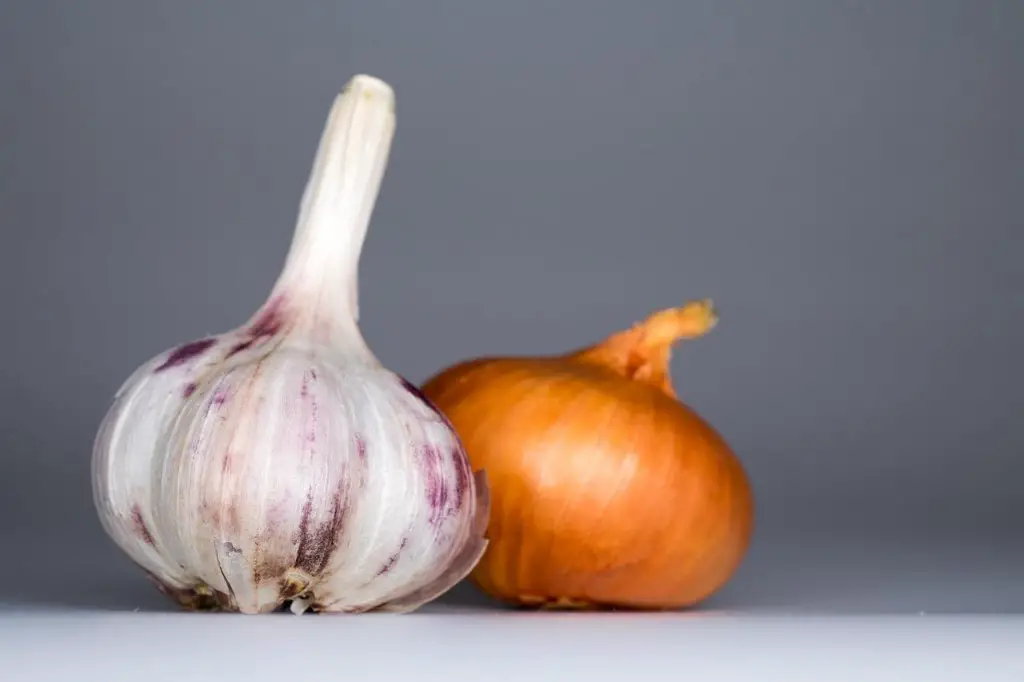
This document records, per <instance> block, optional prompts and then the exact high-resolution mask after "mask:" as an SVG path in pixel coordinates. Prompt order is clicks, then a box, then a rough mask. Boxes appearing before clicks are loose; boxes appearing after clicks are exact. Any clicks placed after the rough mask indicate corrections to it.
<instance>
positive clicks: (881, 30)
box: [0, 0, 1024, 611]
mask: <svg viewBox="0 0 1024 682" xmlns="http://www.w3.org/2000/svg"><path fill="white" fill-rule="evenodd" d="M1022 26H1024V3H1021V2H1017V1H1015V0H1005V1H1003V2H995V1H983V0H963V1H961V2H951V1H944V0H928V1H927V2H925V1H917V2H913V1H909V0H902V1H895V2H881V1H877V2H852V1H836V0H833V1H831V2H820V1H818V0H805V1H798V0H784V1H783V0H776V1H774V2H755V1H753V0H751V1H749V2H722V1H721V0H706V1H702V2H680V1H679V0H658V1H642V2H635V3H626V2H621V1H619V2H611V1H605V0H563V1H561V2H540V1H537V0H518V1H516V2H490V1H487V0H473V1H470V0H462V1H459V2H455V1H446V2H437V1H433V2H408V1H406V2H397V1H390V0H375V1H374V2H325V1H321V2H301V1H295V0H293V1H291V2H289V3H287V4H286V3H279V2H277V3H275V2H268V1H265V0H262V1H259V2H254V1H253V0H246V1H245V2H242V1H241V0H230V1H229V0H219V1H218V2H216V3H210V2H199V1H197V0H188V1H185V0H177V1H176V2H174V3H170V2H165V3H137V2H129V1H127V0H125V1H122V2H113V1H110V0H91V1H90V2H77V3H76V2H70V1H67V2H53V1H44V0H32V2H6V3H3V5H2V6H0V85H2V88H3V94H2V100H0V102H2V106H0V140H2V143H0V144H2V147H0V149H2V162H0V207H2V208H0V211H2V222H3V224H4V228H3V230H4V231H3V235H2V241H0V286H2V291H3V295H4V311H5V324H4V333H3V334H2V336H0V352H2V357H3V358H4V360H3V362H2V363H0V371H2V376H0V379H2V381H0V391H2V394H0V401H2V406H3V409H2V410H0V415H2V417H0V419H2V421H0V438H2V441H0V442H2V445H3V450H2V459H0V547H2V548H3V549H2V550H0V551H2V552H3V555H2V557H0V603H4V602H6V603H8V604H20V605H32V606H36V605H39V606H70V607H82V608H115V609H121V608H128V609H131V608H143V609H153V608H165V607H167V604H165V603H164V601H163V599H162V598H161V597H160V596H159V595H157V594H155V592H154V591H153V590H152V589H151V588H150V587H149V585H148V584H147V583H146V582H145V581H144V580H142V579H141V578H140V577H139V575H138V574H137V573H136V572H135V570H134V568H133V567H132V566H130V565H128V564H127V560H126V559H125V558H123V557H122V555H121V554H120V553H119V552H118V551H117V550H116V549H115V548H114V547H113V545H112V544H111V543H110V542H109V541H107V539H106V538H105V536H104V535H103V534H102V531H101V530H100V528H99V525H98V523H97V521H96V519H95V513H94V512H93V510H92V507H91V497H90V489H89V478H88V463H89V456H90V446H91V441H92V437H93V434H94V432H95V430H96V427H97V425H98V422H99V419H100V418H101V416H102V414H103V412H104V411H105V410H106V408H107V406H108V404H109V401H110V399H111V397H112V394H113V392H114V390H115V389H116V388H117V387H118V385H119V384H120V383H121V381H122V380H123V379H125V378H126V377H127V375H128V374H129V373H130V372H131V371H132V370H133V369H134V368H135V367H136V366H137V365H138V364H140V363H141V362H142V361H144V360H145V359H147V358H148V357H151V356H152V355H154V354H156V353H157V352H159V351H161V350H163V349H165V348H167V347H169V346H171V345H173V344H175V343H177V342H179V341H183V340H187V339H190V338H193V337H196V336H198V335H200V334H204V333H207V332H215V331H222V330H226V329H228V328H230V327H233V326H235V325H236V324H238V323H240V322H242V321H244V319H245V318H246V317H247V316H248V315H249V313H250V312H251V311H252V310H253V309H254V308H255V307H256V306H257V305H258V304H259V303H260V302H261V301H262V300H263V298H264V296H265V295H266V293H267V292H268V290H269V287H270V286H271V284H272V283H273V280H274V278H275V276H276V274H277V272H278V270H279V268H280V266H281V264H282V262H283V258H284V254H285V250H286V248H287V245H288V241H289V239H290V237H291V230H292V228H293V225H294V219H295V215H296V210H297V206H298V200H299V195H300V193H301V190H302V186H303V183H304V182H305V179H306V174H307V173H308V171H309V167H310V164H311V162H312V155H313V151H314V148H315V144H316V140H317V137H318V135H319V133H320V129H321V126H322V124H323V120H324V117H325V116H326V113H327V108H328V106H329V105H330V101H331V98H332V97H333V96H334V95H335V93H336V92H337V90H338V89H339V88H340V87H341V85H342V84H343V83H344V82H345V81H346V80H347V79H348V78H349V77H350V76H351V75H352V74H353V73H357V72H365V73H371V74H373V75H376V76H379V77H381V78H384V79H385V80H387V81H389V82H390V83H391V84H393V85H394V87H395V89H396V91H397V96H398V134H397V137H396V140H395V146H394V150H393V154H392V160H391V164H390V166H389V171H388V174H387V176H386V178H385V184H384V189H383V192H382V194H381V197H380V200H379V203H378V210H377V211H376V214H375V217H374V221H373V224H372V226H371V230H370V234H369V237H368V240H367V244H366V248H365V251H364V254H363V260H362V267H361V295H362V311H363V313H362V319H363V328H364V331H365V334H366V337H367V338H368V340H369V342H370V344H371V346H372V347H373V348H374V349H375V351H376V352H377V353H378V355H379V356H380V357H381V359H382V360H383V361H384V362H385V363H386V364H388V365H389V366H390V367H392V368H394V369H395V370H398V371H400V372H402V373H404V374H406V375H407V376H408V377H409V378H410V379H412V380H414V381H420V380H423V379H425V378H426V377H427V376H429V375H430V374H431V373H433V372H434V371H436V370H437V369H438V368H440V367H442V366H444V365H446V364H448V363H450V362H454V361H456V360H458V359H461V358H463V357H466V356H472V355H477V354H492V353H504V352H508V353H546V352H558V351H562V350H567V349H569V348H571V347H575V346H578V345H581V344H583V343H587V342H590V341H593V340H596V339H598V338H600V337H602V336H604V335H606V334H607V333H609V332H611V331H613V330H616V329H618V328H621V327H624V326H626V325H628V324H630V323H632V322H633V321H634V320H636V319H639V318H640V317H643V316H644V315H646V314H647V313H649V312H650V311H652V310H653V309H655V308H658V307H663V306H671V305H675V304H678V303H680V302H682V301H684V300H686V299H689V298H695V297H703V296H711V297H713V298H714V299H715V301H716V303H717V304H718V306H719V307H720V310H721V313H722V322H721V324H720V326H719V327H718V328H717V329H716V330H715V331H714V332H713V334H712V335H711V336H709V337H707V338H706V339H704V340H702V341H700V342H698V343H694V344H691V345H688V346H685V347H681V348H679V350H678V351H677V353H676V356H675V360H674V365H673V367H674V376H675V380H676V382H677V386H678V388H679V390H680V393H681V395H682V396H683V397H684V399H685V400H686V401H688V402H689V403H690V404H692V405H693V406H695V407H696V408H697V409H698V410H699V411H700V412H701V413H702V414H703V415H704V416H706V417H707V418H708V419H709V420H710V421H711V422H712V423H713V424H715V425H716V426H717V427H718V428H719V429H720V430H721V431H722V432H723V434H724V435H725V436H726V437H727V438H728V439H729V440H730V442H731V443H732V444H733V446H734V447H735V449H736V450H737V452H738V454H739V455H740V457H741V458H742V459H743V461H744V463H745V465H746V466H747V467H748V470H749V472H750V475H751V477H752V479H753V483H754V485H755V488H756V492H757V496H758V512H759V516H758V528H757V535H756V538H755V542H754V545H753V547H752V549H751V552H750V554H749V555H748V559H747V561H746V563H745V564H744V566H743V567H742V569H741V570H740V572H739V573H738V574H737V575H736V577H735V579H734V581H733V582H732V583H731V584H730V585H729V586H728V587H727V588H726V589H725V590H724V591H723V592H722V593H720V594H719V595H718V596H717V597H716V598H715V599H713V600H712V602H710V603H709V607H710V606H718V607H720V608H732V609H739V610H744V609H755V608H773V607H774V608H781V609H796V610H800V609H811V610H813V609H824V610H831V609H842V610H864V609H866V610H875V611H887V610H891V611H917V610H930V611H978V610H980V611H1013V610H1019V609H1022V608H1024V580H1022V579H1021V577H1020V572H1019V566H1020V560H1021V559H1022V558H1024V556H1022V554H1024V552H1022V550H1021V549H1020V548H1019V545H1020V539H1021V537H1022V534H1021V531H1022V530H1024V517H1022V512H1024V500H1022V497H1021V492H1020V491H1021V483H1020V481H1021V477H1022V476H1024V463H1022V462H1024V459H1022V455H1024V437H1022V435H1021V428H1020V426H1019V419H1020V417H1019V415H1020V413H1021V407H1022V399H1021V395H1020V389H1019V386H1018V385H1019V383H1020V379H1021V378H1022V376H1021V374H1022V373H1021V360H1020V355H1019V354H1020V348H1021V347H1022V346H1024V324H1022V322H1021V318H1022V313H1024V307H1022V304H1021V302H1022V300H1024V297H1022V294H1024V272H1022V266H1021V264H1020V259H1021V253H1022V247H1024V237H1022V234H1021V231H1020V230H1021V220H1022V218H1024V195H1022V194H1021V193H1020V191H1019V190H1020V186H1021V182H1022V180H1024V133H1022V130H1021V121H1022V120H1024V108H1022V103H1024V95H1022V88H1021V83H1022V77H1021V63H1022V61H1021V60H1022V58H1024V38H1022ZM474 598H476V597H475V594H474V592H473V591H472V590H471V589H468V588H466V587H465V586H463V587H461V588H459V589H458V590H457V591H456V592H455V593H453V594H452V595H451V596H450V599H453V600H456V601H457V600H460V599H470V600H472V599H474Z"/></svg>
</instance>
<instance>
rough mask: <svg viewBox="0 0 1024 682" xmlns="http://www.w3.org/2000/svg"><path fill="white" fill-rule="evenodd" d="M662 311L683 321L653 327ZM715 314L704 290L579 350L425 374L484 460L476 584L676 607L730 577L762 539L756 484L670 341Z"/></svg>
mask: <svg viewBox="0 0 1024 682" xmlns="http://www.w3.org/2000/svg"><path fill="white" fill-rule="evenodd" d="M666 312H672V313H674V314H675V315H676V317H675V318H672V319H674V320H675V321H676V324H677V327H675V328H673V329H672V330H670V333H668V334H657V333H653V331H652V329H653V327H654V326H656V323H657V320H658V319H660V320H661V321H662V322H664V321H665V319H666V318H665V317H664V315H665V313H666ZM684 313H685V314H684ZM659 315H661V316H662V317H661V318H659ZM701 316H703V318H701ZM694 319H698V321H700V320H701V319H703V324H698V325H696V326H694V324H689V325H688V326H687V325H682V323H681V321H683V320H689V321H690V322H691V323H692V322H693V320H694ZM716 321H717V315H716V314H715V313H714V309H713V308H712V307H711V304H710V302H697V303H692V304H690V305H688V306H684V307H683V308H679V309H673V310H672V311H663V312H662V313H659V314H657V315H654V316H652V317H651V318H649V319H648V320H647V321H645V322H643V323H640V324H638V325H637V326H636V327H634V328H633V329H631V330H627V331H626V332H622V333H619V334H616V335H613V336H611V337H609V338H608V339H606V340H605V341H603V342H601V343H599V344H596V345H594V346H591V347H588V348H584V349H582V350H580V351H576V352H573V353H569V354H565V355H556V356H549V357H493V358H481V359H474V360H469V361H465V362H461V363H458V364H455V365H453V366H451V367H449V368H447V369H445V370H443V371H441V372H440V373H438V374H437V375H436V376H434V377H432V378H431V379H429V380H428V381H427V382H426V383H425V384H424V385H423V387H422V388H423V392H424V393H425V394H426V396H427V397H428V398H429V399H430V400H431V401H432V402H433V403H434V404H435V405H436V406H437V407H438V408H439V409H440V410H441V412H442V413H444V415H445V416H447V418H448V419H449V421H450V422H451V424H452V425H453V427H454V428H455V431H456V432H457V433H458V435H459V437H460V439H461V440H462V443H463V445H464V446H465V448H466V451H467V453H468V456H469V458H470V461H471V463H472V466H473V468H474V469H484V470H486V471H487V473H488V479H489V482H490V489H491V516H490V521H489V526H488V537H489V545H488V548H487V550H486V552H485V553H484V556H483V557H482V559H481V561H480V562H479V563H478V564H477V566H476V567H475V569H474V570H473V572H472V573H471V575H470V579H471V581H472V582H473V583H474V584H475V585H476V586H477V587H479V588H480V589H481V590H482V591H483V592H485V593H486V594H488V595H490V596H492V597H494V598H497V599H499V600H502V601H506V602H512V603H515V604H519V605H524V606H536V607H546V608H582V609H603V608H614V607H618V608H632V609H680V608H685V607H690V606H693V605H696V604H698V603H699V602H702V601H703V600H705V599H707V598H708V597H709V596H711V595H712V594H714V593H715V592H717V591H718V590H719V589H720V588H722V587H723V586H724V585H725V584H726V583H727V582H728V580H729V579H730V578H731V577H732V575H733V574H734V573H735V571H736V569H737V568H738V567H739V565H740V564H741V562H742V560H743V558H744V556H745V554H746V552H747V549H748V547H749V544H750V541H751V538H752V532H753V526H754V498H753V491H752V488H751V484H750V481H749V478H748V476H747V474H746V472H745V470H744V467H743V465H742V463H741V462H740V460H739V459H738V457H737V456H736V455H735V453H734V452H733V451H732V450H731V448H730V446H729V445H728V443H727V442H726V441H725V440H724V438H723V437H722V436H721V435H720V434H719V433H718V432H717V431H716V430H715V429H714V428H713V427H712V426H711V425H710V424H709V423H708V422H707V421H706V420H705V419H703V418H702V417H701V416H700V415H699V414H698V413H697V412H696V411H695V410H694V409H692V408H691V407H690V406H688V405H687V404H685V403H683V402H682V401H680V400H679V399H678V398H677V397H676V396H675V392H674V390H673V388H672V386H671V383H670V381H669V378H668V371H667V370H668V361H669V355H670V353H669V348H670V345H671V344H672V343H674V342H675V341H677V340H679V339H680V338H687V337H696V336H700V335H702V334H703V333H705V332H706V331H707V330H708V329H710V328H711V326H713V324H714V323H715V322H716ZM659 331H662V330H659Z"/></svg>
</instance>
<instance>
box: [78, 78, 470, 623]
mask: <svg viewBox="0 0 1024 682" xmlns="http://www.w3.org/2000/svg"><path fill="white" fill-rule="evenodd" d="M394 126H395V115H394V95H393V92H392V90H391V88H390V87H389V86H388V85H387V84H386V83H384V82H382V81H380V80H377V79H375V78H372V77H369V76H356V77H354V78H353V79H352V80H351V81H350V82H349V84H348V85H347V86H346V88H345V90H344V91H343V92H342V93H341V94H340V95H339V96H338V97H337V99H336V100H335V102H334V105H333V107H332V109H331V112H330V116H329V118H328V120H327V124H326V126H325V129H324V132H323V135H322V137H321V140H320V145H319V148H318V150H317V155H316V159H315V161H314V165H313V169H312V173H311V176H310V179H309V181H308V184H307V186H306V190H305V193H304V195H303V197H302V202H301V207H300V211H299V217H298V222H297V225H296V228H295V234H294V238H293V241H292V245H291V248H290V250H289V253H288V257H287V259H286V261H285V264H284V268H283V270H282V273H281V275H280V277H279V278H278V281H277V282H276V284H275V285H274V287H273V290H272V291H271V294H270V296H269V297H268V299H267V300H266V302H265V303H264V304H263V305H262V306H261V308H260V309H259V310H258V311H257V312H256V314H255V315H254V316H253V317H252V318H251V319H250V320H249V322H248V323H247V324H245V325H243V326H242V327H240V328H238V329H235V330H232V331H229V332H227V333H225V334H221V335H217V336H211V337H209V338H204V339H199V340H194V341H191V342H189V343H186V344H184V345H182V346H179V347H178V348H176V349H173V350H170V351H167V352H164V353H161V354H160V355H159V356H157V357H155V358H153V359H151V360H150V361H149V362H147V363H145V364H144V365H143V366H142V367H140V368H139V369H137V370H136V371H135V373H134V374H133V375H132V376H131V377H130V378H129V379H128V380H127V382H126V383H125V384H124V385H123V386H122V387H121V388H120V390H119V391H118V392H117V394H116V397H115V399H114V404H113V406H112V407H111V408H110V410H109V412H108V413H107V415H106V417H105V419H104V420H103V423H102V425H101V426H100V429H99V433H98V434H97V437H96V442H95V446H94V452H93V488H94V495H95V502H96V506H97V508H98V510H99V515H100V518H101V521H102V523H103V526H104V528H105V530H106V531H107V533H108V534H109V535H110V536H111V537H112V538H113V540H114V541H115V542H116V543H117V545H118V546H120V548H121V549H122V550H123V551H124V552H126V553H127V554H128V556H129V557H130V558H131V559H132V560H134V562H135V563H137V564H138V565H140V566H141V567H142V568H143V569H144V570H145V571H146V572H147V573H148V574H149V575H150V576H151V577H152V578H153V579H154V580H155V581H156V582H157V584H158V585H159V586H160V587H161V589H162V590H163V591H164V592H165V593H167V594H168V595H170V596H172V597H173V598H175V599H177V600H178V601H179V602H180V603H181V604H182V605H183V606H185V607H188V608H210V609H222V610H230V611H241V612H243V613H264V612H268V611H273V610H276V609H278V608H279V607H282V606H287V605H290V607H291V610H292V611H293V612H296V613H301V612H303V611H305V610H307V609H311V610H315V611H325V612H350V613H351V612H364V611H370V610H387V611H409V610H412V609H415V608H416V607H418V606H420V605H422V604H423V603H426V602H427V601H430V600H431V599H433V598H435V597H437V596H439V595H440V594H441V593H443V592H445V591H446V590H447V589H449V588H450V587H452V586H453V585H454V584H455V583H456V582H458V581H459V580H461V579H462V578H463V577H465V575H466V574H468V572H469V571H470V570H471V569H472V568H473V566H474V565H475V564H476V562H477V561H478V560H479V558H480V556H481V555H482V553H483V551H484V549H485V545H486V541H485V540H484V531H485V528H486V525H487V515H488V496H487V486H486V483H485V480H484V477H483V474H482V472H480V473H478V474H476V475H474V474H473V473H472V471H471V469H470V465H469V461H468V459H467V457H466V454H465V451H464V450H463V448H462V445H461V443H460V441H459V439H458V437H457V435H456V434H455V433H454V431H453V430H452V428H451V426H450V424H449V423H448V422H447V420H446V419H445V418H444V417H443V416H441V414H440V413H439V412H438V411H437V410H436V409H435V408H434V407H433V406H432V404H431V403H430V402H429V401H427V400H426V398H424V397H423V395H422V394H421V393H420V392H419V391H418V390H417V389H416V388H415V387H413V386H412V385H411V384H409V383H408V382H406V381H404V380H403V379H402V378H401V377H399V376H398V375H396V374H394V373H393V372H391V371H389V370H387V369H386V368H384V367H383V366H382V365H381V363H380V362H379V361H378V360H377V358H376V357H375V356H374V355H373V353H372V352H371V351H370V349H369V348H368V347H367V345H366V343H365V341H364V339H363V338H362V335H361V333H360V331H359V327H358V324H357V319H358V301H357V290H356V280H357V270H358V261H359V256H360V252H361V250H362V245H363V240H364V238H365V235H366V229H367V227H368V224H369V222H370V215H371V213H372V209H373V205H374V203H375V201H376V198H377V193H378V190H379V187H380V184H381V180H382V178H383V175H384V168H385V165H386V163H387V158H388V154H389V151H390V145H391V140H392V137H393V134H394Z"/></svg>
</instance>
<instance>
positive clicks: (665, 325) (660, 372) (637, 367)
mask: <svg viewBox="0 0 1024 682" xmlns="http://www.w3.org/2000/svg"><path fill="white" fill-rule="evenodd" d="M717 322H718V314H717V312H716V311H715V308H714V306H713V305H712V303H711V301H710V300H703V301H691V302H689V303H687V304H685V305H683V306H682V307H679V308H668V309H666V310H660V311H658V312H656V313H654V314H652V315H651V316H650V317H648V318H647V319H645V320H643V321H642V322H639V323H637V324H635V325H633V327H631V328H630V329H626V330H624V331H621V332H617V333H615V334H612V335H611V336H609V337H608V338H606V339H604V340H603V341H601V342H599V343H597V344H595V345H593V346H589V347H587V348H584V349H582V350H579V351H576V352H574V353H572V354H571V355H570V357H572V358H574V359H576V360H579V361H583V362H588V363H594V364H598V365H601V366H602V367H605V368H607V369H610V370H612V371H613V372H615V373H617V374H619V375H621V376H623V377H625V378H626V379H629V380H631V381H640V382H643V383H646V384H650V385H651V386H654V387H655V388H658V389H659V390H661V391H663V392H664V393H665V394H667V395H669V396H671V397H673V398H674V397H676V393H675V389H674V388H673V387H672V376H671V373H670V369H669V362H670V360H671V358H672V346H673V345H675V344H676V343H678V342H680V341H684V340H690V339H696V338H699V337H701V336H704V335H705V334H707V333H708V332H709V331H711V329H712V328H713V327H714V326H715V325H716V324H717Z"/></svg>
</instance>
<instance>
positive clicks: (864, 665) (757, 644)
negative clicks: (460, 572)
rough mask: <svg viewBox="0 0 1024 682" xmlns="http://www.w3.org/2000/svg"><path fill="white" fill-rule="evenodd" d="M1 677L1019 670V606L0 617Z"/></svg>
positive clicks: (994, 674) (1009, 674)
mask: <svg viewBox="0 0 1024 682" xmlns="http://www.w3.org/2000/svg"><path fill="white" fill-rule="evenodd" d="M0 656H2V660H3V675H2V679H4V680H5V681H6V682H22V681H26V682H27V681H28V680H33V681H36V680H39V681H40V682H42V681H44V680H50V679H53V680H79V679H103V680H105V681H106V682H120V681H121V680H124V681H129V680H130V681H131V682H140V681H143V680H146V681H154V682H156V681H162V680H168V681H170V680H174V681H175V682H192V681H198V680H220V681H222V682H223V681H225V680H246V681H247V682H262V681H263V680H267V681H270V680H273V681H274V682H281V681H283V680H308V679H322V680H368V681H370V680H381V681H382V682H383V681H386V680H409V681H410V682H412V681H416V682H421V681H429V680H447V681H454V680H480V681H482V682H504V681H506V680H508V681H512V680H528V681H529V682H544V681H546V680H559V681H560V682H561V681H566V682H571V680H576V679H579V680H590V681H593V680H605V679H607V680H613V679H623V676H624V675H629V676H632V677H633V678H634V679H636V680H642V681H644V682H651V681H659V680H673V681H680V680H714V681H715V682H724V681H729V680H752V681H754V680H756V681H757V682H768V681H773V680H779V681H782V680H785V681H786V682H800V681H801V680H815V681H820V682H845V681H846V680H851V681H853V680H857V681H858V682H864V681H871V682H874V681H883V680H893V681H899V682H908V681H912V680H928V681H929V682H942V681H944V680H958V681H959V680H963V681H965V682H968V681H969V682H987V681H989V680H992V681H995V680H999V681H1003V680H1005V681H1006V682H1020V681H1021V680H1024V616H1020V617H1018V616H887V617H866V616H784V615H762V616H758V615H744V614H739V613H725V612H706V613H699V614H686V615H678V614H674V615H670V614H664V615H638V614H625V613H608V614H596V615H594V614H553V613H523V612H497V611H483V610H478V609H463V610H458V609H451V608H448V609H446V608H444V607H433V608H430V609H427V610H426V611H424V612H421V613H418V614H411V615H406V616H393V615H380V616H377V615H362V616H300V617H294V616H290V615H286V614H281V615H279V616H278V615H273V616H256V617H254V616H237V615H199V614H171V613H169V614H152V613H136V614H133V613H121V614H88V613H84V612H77V613H57V612H39V611H36V612H20V613H19V612H16V611H8V612H6V613H4V614H3V615H2V616H0Z"/></svg>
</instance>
